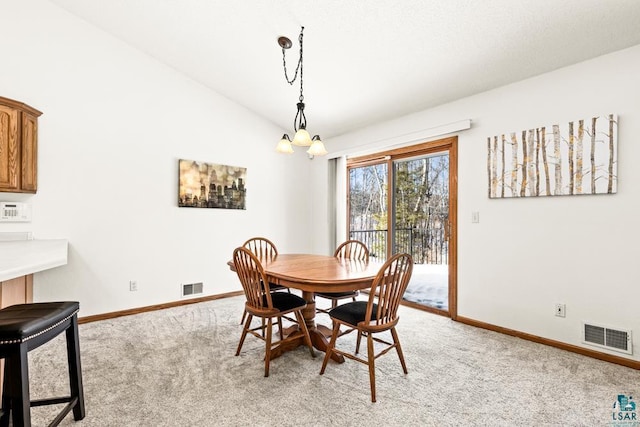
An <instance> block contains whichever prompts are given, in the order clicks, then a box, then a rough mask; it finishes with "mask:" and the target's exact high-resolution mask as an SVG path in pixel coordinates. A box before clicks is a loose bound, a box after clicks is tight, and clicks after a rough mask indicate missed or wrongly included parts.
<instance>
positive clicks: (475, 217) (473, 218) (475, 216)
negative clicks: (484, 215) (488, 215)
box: [471, 211, 480, 224]
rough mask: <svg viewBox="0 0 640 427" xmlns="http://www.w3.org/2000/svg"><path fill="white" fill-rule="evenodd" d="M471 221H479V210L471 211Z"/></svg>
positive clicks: (475, 222)
mask: <svg viewBox="0 0 640 427" xmlns="http://www.w3.org/2000/svg"><path fill="white" fill-rule="evenodd" d="M471 222H472V223H474V224H477V223H479V222H480V212H478V211H474V212H471Z"/></svg>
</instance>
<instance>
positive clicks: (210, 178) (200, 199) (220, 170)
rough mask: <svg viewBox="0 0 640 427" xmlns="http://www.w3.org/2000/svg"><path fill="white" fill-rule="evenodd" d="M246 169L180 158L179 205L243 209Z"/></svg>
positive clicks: (245, 192) (244, 203)
mask: <svg viewBox="0 0 640 427" xmlns="http://www.w3.org/2000/svg"><path fill="white" fill-rule="evenodd" d="M246 180H247V168H243V167H238V166H228V165H218V164H215V163H204V162H197V161H195V160H183V159H181V160H180V161H179V191H178V206H180V207H189V208H221V209H246V201H247V199H246V195H247V188H246Z"/></svg>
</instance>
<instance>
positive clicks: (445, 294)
mask: <svg viewBox="0 0 640 427" xmlns="http://www.w3.org/2000/svg"><path fill="white" fill-rule="evenodd" d="M393 184H394V192H393V194H394V197H393V206H392V209H393V212H394V215H393V224H392V229H393V244H394V246H393V253H400V252H403V253H409V254H411V256H412V257H413V262H414V267H413V275H412V276H411V281H410V282H409V286H408V288H407V291H406V292H405V294H404V299H405V300H407V301H411V302H415V303H418V304H422V305H426V306H429V307H433V308H437V309H442V310H445V311H448V310H449V267H448V260H449V256H448V255H449V242H448V239H449V236H448V229H449V155H448V153H446V152H444V153H438V154H433V155H428V156H421V157H416V158H411V159H406V160H405V159H403V160H396V161H394V162H393Z"/></svg>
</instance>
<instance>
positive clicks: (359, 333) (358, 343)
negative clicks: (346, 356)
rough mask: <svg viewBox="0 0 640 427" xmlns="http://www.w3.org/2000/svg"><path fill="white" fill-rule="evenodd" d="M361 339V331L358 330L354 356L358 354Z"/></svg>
mask: <svg viewBox="0 0 640 427" xmlns="http://www.w3.org/2000/svg"><path fill="white" fill-rule="evenodd" d="M361 339H362V331H361V330H359V329H358V339H357V341H356V354H358V353H359V352H360V340H361Z"/></svg>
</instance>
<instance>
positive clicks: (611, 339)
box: [582, 323, 633, 354]
mask: <svg viewBox="0 0 640 427" xmlns="http://www.w3.org/2000/svg"><path fill="white" fill-rule="evenodd" d="M582 341H583V342H584V343H585V344H590V345H594V346H597V347H602V348H607V349H609V350H614V351H620V352H622V353H627V354H633V346H632V344H631V331H625V330H620V329H611V328H608V327H606V326H600V325H593V324H589V323H583V329H582Z"/></svg>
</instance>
